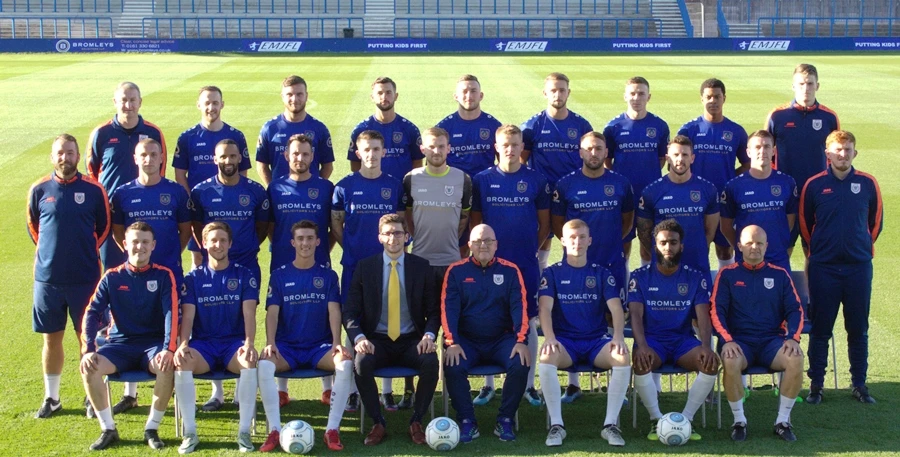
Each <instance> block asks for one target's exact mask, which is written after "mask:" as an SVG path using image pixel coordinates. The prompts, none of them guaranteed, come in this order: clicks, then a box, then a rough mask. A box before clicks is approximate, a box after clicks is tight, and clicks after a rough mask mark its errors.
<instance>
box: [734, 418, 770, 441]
mask: <svg viewBox="0 0 900 457" xmlns="http://www.w3.org/2000/svg"><path fill="white" fill-rule="evenodd" d="M776 430H777V427H776ZM776 433H777V432H776ZM746 440H747V423H746V422H735V423H734V425H732V426H731V441H746Z"/></svg>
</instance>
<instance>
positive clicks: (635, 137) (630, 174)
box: [603, 113, 669, 195]
mask: <svg viewBox="0 0 900 457" xmlns="http://www.w3.org/2000/svg"><path fill="white" fill-rule="evenodd" d="M603 137H604V138H606V147H607V150H608V153H607V154H608V155H607V157H609V158H610V159H612V162H613V167H612V169H613V171H615V172H616V173H619V174H621V175H622V176H625V177H626V178H628V182H630V183H631V188H632V189H633V190H634V194H635V195H641V192H643V191H644V188H645V187H647V184H650V183H651V182H653V181H656V180H657V179H659V178H660V173H661V172H660V166H659V159H661V158H664V157H665V156H666V148H667V147H668V144H669V126H668V124H666V121H664V120H662V119H661V118H659V117H658V116H656V115H655V114H653V113H647V115H646V116H644V118H643V119H636V120H635V119H631V118H630V117H628V115H627V114H625V113H622V114H620V115H618V116H616V118H615V119H613V120H611V121H609V124H606V128H604V129H603Z"/></svg>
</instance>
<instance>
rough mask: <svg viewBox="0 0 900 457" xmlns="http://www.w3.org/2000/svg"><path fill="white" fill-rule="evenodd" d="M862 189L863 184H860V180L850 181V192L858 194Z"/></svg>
mask: <svg viewBox="0 0 900 457" xmlns="http://www.w3.org/2000/svg"><path fill="white" fill-rule="evenodd" d="M861 190H862V186H860V185H859V183H858V182H852V183H850V192H853V193H854V194H858V193H859V191H861Z"/></svg>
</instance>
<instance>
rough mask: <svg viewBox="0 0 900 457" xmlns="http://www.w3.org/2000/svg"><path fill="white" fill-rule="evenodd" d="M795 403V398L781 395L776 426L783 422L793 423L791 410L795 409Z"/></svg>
mask: <svg viewBox="0 0 900 457" xmlns="http://www.w3.org/2000/svg"><path fill="white" fill-rule="evenodd" d="M795 401H796V400H795V399H793V398H788V397H785V396H784V395H781V400H780V401H779V402H778V418H777V419H775V424H776V425H777V424H780V423H782V422H787V423H788V424H790V423H791V410H792V409H794V402H795Z"/></svg>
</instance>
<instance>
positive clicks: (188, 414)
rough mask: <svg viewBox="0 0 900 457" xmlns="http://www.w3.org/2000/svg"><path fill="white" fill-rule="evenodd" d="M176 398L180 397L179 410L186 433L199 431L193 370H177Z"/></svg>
mask: <svg viewBox="0 0 900 457" xmlns="http://www.w3.org/2000/svg"><path fill="white" fill-rule="evenodd" d="M175 398H177V399H178V411H179V412H180V413H181V423H182V424H183V426H184V433H185V434H189V433H194V434H196V433H197V420H196V413H197V405H196V403H197V391H196V390H195V389H194V372H193V371H176V372H175Z"/></svg>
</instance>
